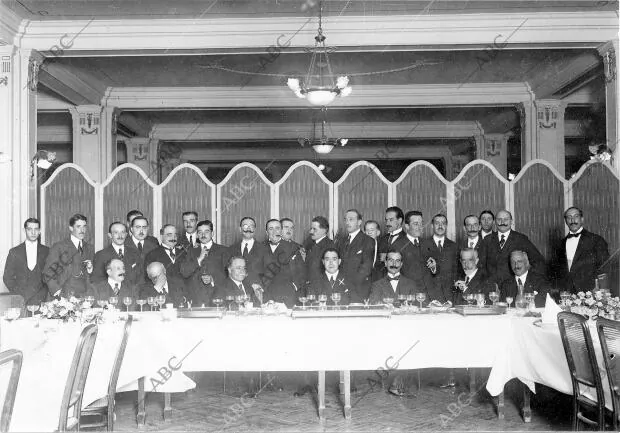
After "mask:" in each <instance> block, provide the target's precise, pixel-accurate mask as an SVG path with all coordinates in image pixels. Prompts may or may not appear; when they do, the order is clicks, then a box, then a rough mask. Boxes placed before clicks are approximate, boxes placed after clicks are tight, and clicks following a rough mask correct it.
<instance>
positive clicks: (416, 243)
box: [413, 238, 420, 247]
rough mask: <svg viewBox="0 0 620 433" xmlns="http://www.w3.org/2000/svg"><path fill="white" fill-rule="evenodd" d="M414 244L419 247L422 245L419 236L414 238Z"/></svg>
mask: <svg viewBox="0 0 620 433" xmlns="http://www.w3.org/2000/svg"><path fill="white" fill-rule="evenodd" d="M413 245H415V246H416V247H419V246H420V242H419V241H418V238H415V239H414V240H413Z"/></svg>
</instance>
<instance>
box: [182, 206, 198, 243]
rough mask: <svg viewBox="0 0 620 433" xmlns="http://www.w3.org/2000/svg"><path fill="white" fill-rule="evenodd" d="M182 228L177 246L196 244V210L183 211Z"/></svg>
mask: <svg viewBox="0 0 620 433" xmlns="http://www.w3.org/2000/svg"><path fill="white" fill-rule="evenodd" d="M181 218H183V228H184V229H185V232H184V233H183V235H182V236H180V237H179V246H181V247H183V248H184V249H189V248H194V247H196V246H198V235H197V234H196V224H197V223H198V212H195V211H189V212H183V214H182V215H181Z"/></svg>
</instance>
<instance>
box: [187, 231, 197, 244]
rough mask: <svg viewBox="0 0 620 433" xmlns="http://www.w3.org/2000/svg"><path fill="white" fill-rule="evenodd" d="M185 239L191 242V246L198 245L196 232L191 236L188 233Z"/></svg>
mask: <svg viewBox="0 0 620 433" xmlns="http://www.w3.org/2000/svg"><path fill="white" fill-rule="evenodd" d="M185 237H186V238H187V242H189V244H190V245H191V246H194V245H196V233H195V232H194V233H191V234H190V233H187V232H186V233H185Z"/></svg>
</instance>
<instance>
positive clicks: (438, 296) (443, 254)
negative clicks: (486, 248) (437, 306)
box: [422, 214, 458, 304]
mask: <svg viewBox="0 0 620 433" xmlns="http://www.w3.org/2000/svg"><path fill="white" fill-rule="evenodd" d="M432 223H433V237H432V238H431V239H426V240H425V241H424V242H422V248H423V249H424V250H425V251H426V255H428V256H430V257H434V258H435V260H436V262H437V272H436V273H435V274H433V276H432V278H431V286H430V287H429V288H428V295H429V298H430V300H437V301H439V302H441V303H442V304H443V303H445V302H447V301H450V302H452V287H453V285H454V281H456V278H457V267H456V265H457V260H458V249H457V247H456V243H454V242H453V241H451V240H450V239H448V238H447V237H446V229H447V227H448V218H447V217H446V216H445V215H443V214H437V215H435V216H434V217H433V220H432Z"/></svg>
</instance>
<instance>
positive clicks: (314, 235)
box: [306, 216, 335, 282]
mask: <svg viewBox="0 0 620 433" xmlns="http://www.w3.org/2000/svg"><path fill="white" fill-rule="evenodd" d="M328 231H329V223H328V222H327V218H325V217H323V216H317V217H314V218H313V219H312V224H311V227H310V237H311V239H312V243H311V244H310V245H311V246H310V248H308V252H307V253H306V281H307V282H310V281H312V280H314V279H316V278H319V277H320V276H321V273H322V272H323V269H322V260H323V253H324V252H325V250H326V249H327V248H334V247H335V244H334V241H332V240H331V239H330V238H329V237H327V232H328Z"/></svg>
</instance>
